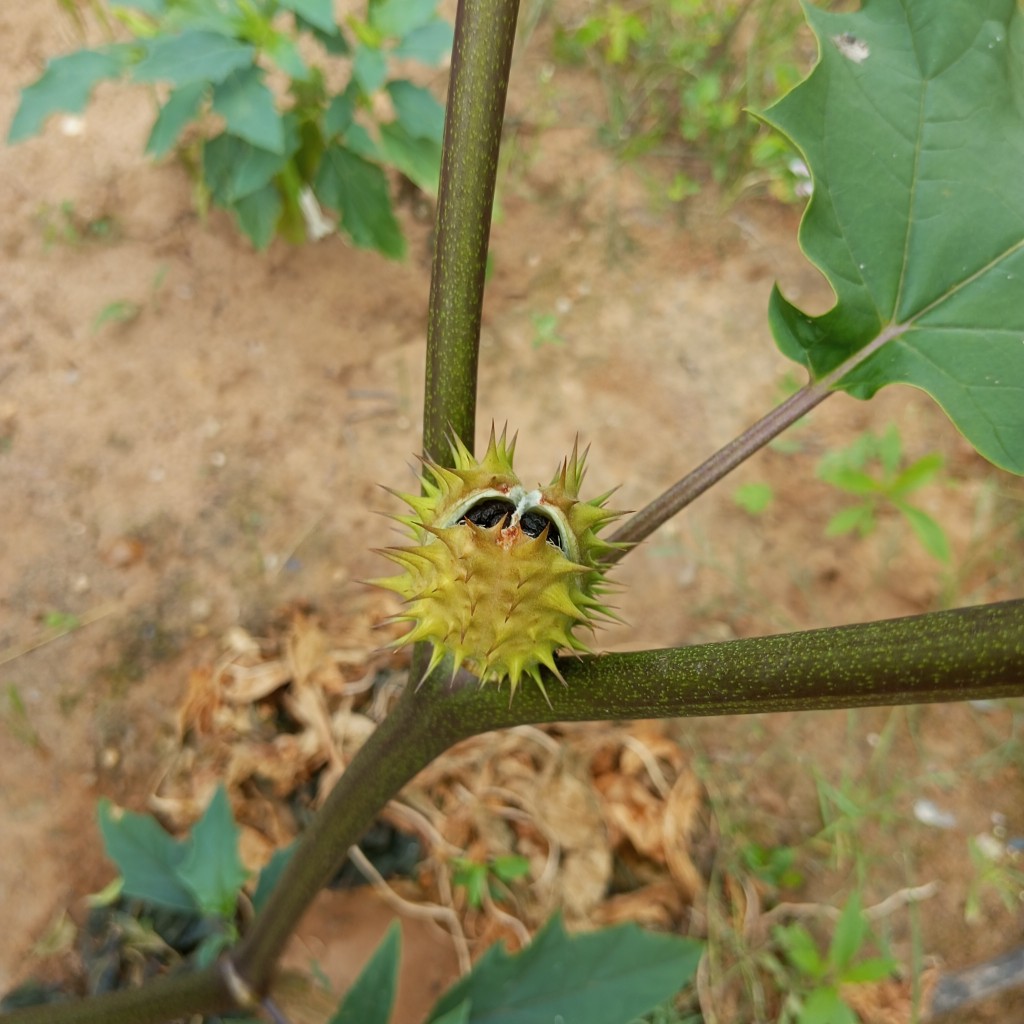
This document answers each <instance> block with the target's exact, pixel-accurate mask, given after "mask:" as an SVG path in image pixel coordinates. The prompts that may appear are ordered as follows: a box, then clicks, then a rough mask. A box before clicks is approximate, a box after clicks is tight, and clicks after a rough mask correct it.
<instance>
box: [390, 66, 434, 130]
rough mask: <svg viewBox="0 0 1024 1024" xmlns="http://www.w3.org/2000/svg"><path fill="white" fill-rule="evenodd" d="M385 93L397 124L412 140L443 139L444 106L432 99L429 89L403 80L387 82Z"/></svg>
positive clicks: (432, 95)
mask: <svg viewBox="0 0 1024 1024" xmlns="http://www.w3.org/2000/svg"><path fill="white" fill-rule="evenodd" d="M387 92H388V95H389V96H390V97H391V103H392V105H393V106H394V108H395V114H396V115H397V116H398V123H399V124H400V125H401V126H402V127H403V128H404V129H405V131H406V133H407V134H408V135H410V136H412V138H414V139H432V140H433V141H434V142H440V141H441V139H442V138H443V137H444V106H443V105H442V104H440V103H438V102H437V100H436V99H434V94H433V93H432V92H431V91H430V90H429V89H424V88H423V87H422V86H420V85H414V84H413V83H412V82H408V81H406V80H405V79H404V78H399V79H395V81H393V82H388V84H387Z"/></svg>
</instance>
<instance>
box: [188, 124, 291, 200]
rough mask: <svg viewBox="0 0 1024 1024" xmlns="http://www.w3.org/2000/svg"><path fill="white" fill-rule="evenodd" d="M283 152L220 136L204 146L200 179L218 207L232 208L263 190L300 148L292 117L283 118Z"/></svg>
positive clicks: (223, 135) (225, 133)
mask: <svg viewBox="0 0 1024 1024" xmlns="http://www.w3.org/2000/svg"><path fill="white" fill-rule="evenodd" d="M282 123H283V125H284V152H282V153H272V152H271V151H270V150H269V149H263V148H262V147H260V146H253V145H252V144H251V143H249V142H246V141H245V140H244V139H239V138H237V137H236V136H234V135H231V134H230V133H229V132H222V133H221V134H220V135H217V136H215V137H214V138H212V139H210V140H209V141H208V142H206V143H205V144H204V146H203V179H204V181H205V182H206V187H207V188H208V189H209V190H210V192H211V194H212V195H213V198H214V201H215V202H217V203H218V204H219V205H221V206H232V205H233V204H234V203H236V202H237V201H238V200H239V199H244V198H245V197H246V196H249V195H252V194H253V193H254V192H256V191H258V190H259V189H261V188H263V186H264V185H266V184H267V182H269V181H270V180H271V179H272V178H273V177H274V175H276V174H279V173H280V172H281V170H282V169H283V168H284V166H285V164H286V163H287V162H288V159H289V157H291V156H292V155H293V154H294V153H295V151H296V150H297V149H298V148H299V129H298V125H297V123H296V120H295V116H294V115H293V114H286V115H285V117H284V119H283V122H282Z"/></svg>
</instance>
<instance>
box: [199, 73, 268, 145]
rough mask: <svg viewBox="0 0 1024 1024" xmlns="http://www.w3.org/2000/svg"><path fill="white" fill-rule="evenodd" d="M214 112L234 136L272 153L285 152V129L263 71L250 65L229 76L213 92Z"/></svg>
mask: <svg viewBox="0 0 1024 1024" xmlns="http://www.w3.org/2000/svg"><path fill="white" fill-rule="evenodd" d="M213 109H214V111H215V112H216V113H218V114H220V115H221V117H223V118H224V121H225V123H226V124H227V128H228V131H229V132H230V133H231V134H232V135H236V136H237V137H238V138H240V139H244V140H245V141H246V142H248V143H251V144H252V145H253V146H257V147H259V148H260V149H267V150H270V152H271V153H283V152H284V125H283V123H282V120H281V115H280V114H279V113H278V112H277V107H276V105H275V103H274V94H273V93H272V92H271V91H270V90H269V89H268V88H267V87H266V85H265V84H264V82H263V71H262V69H261V68H258V67H255V66H253V65H250V66H249V67H244V68H238V69H237V70H236V71H233V72H232V73H231V74H230V75H228V77H227V78H225V79H224V81H223V82H221V83H220V84H219V85H217V86H216V87H215V88H214V90H213Z"/></svg>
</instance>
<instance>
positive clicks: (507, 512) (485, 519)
mask: <svg viewBox="0 0 1024 1024" xmlns="http://www.w3.org/2000/svg"><path fill="white" fill-rule="evenodd" d="M515 510H516V507H515V505H513V504H512V502H511V501H506V500H505V499H504V498H486V499H484V500H483V501H481V502H480V503H479V504H477V505H474V506H473V507H472V508H471V509H470V510H469V511H468V512H467V513H466V514H465V515H464V516H463V517H462V518H461V519H460V520H459V522H460V523H464V522H466V521H467V520H468V521H469V522H471V523H473V524H475V525H476V526H481V527H483V528H484V529H490V528H491V527H492V526H497V525H498V523H500V522H502V521H503V520H505V519H508V518H509V517H510V516H511V515H512V513H513V512H515Z"/></svg>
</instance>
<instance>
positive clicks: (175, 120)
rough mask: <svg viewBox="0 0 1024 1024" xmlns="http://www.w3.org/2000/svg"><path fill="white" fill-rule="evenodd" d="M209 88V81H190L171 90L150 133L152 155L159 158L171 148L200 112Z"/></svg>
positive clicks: (148, 148)
mask: <svg viewBox="0 0 1024 1024" xmlns="http://www.w3.org/2000/svg"><path fill="white" fill-rule="evenodd" d="M208 88H209V85H208V83H207V82H189V84H188V85H183V86H180V87H179V88H177V89H175V90H173V91H172V92H171V94H170V95H169V96H168V97H167V102H166V103H165V104H164V105H163V106H162V107H161V108H160V113H159V114H157V116H156V121H155V122H154V123H153V130H152V131H151V132H150V133H149V141H148V142H147V143H146V152H147V153H148V154H149V155H150V156H152V157H154V158H157V159H158V158H160V157H162V156H164V155H165V154H166V153H168V152H169V151H170V150H171V148H172V147H173V146H174V144H175V143H176V142H177V141H178V139H179V137H180V136H181V133H182V131H184V129H185V126H186V125H187V124H188V123H189V122H190V121H192V120H194V118H195V117H196V115H197V114H198V113H199V108H200V107H201V106H202V104H203V100H204V99H205V97H206V92H207V89H208Z"/></svg>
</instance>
